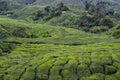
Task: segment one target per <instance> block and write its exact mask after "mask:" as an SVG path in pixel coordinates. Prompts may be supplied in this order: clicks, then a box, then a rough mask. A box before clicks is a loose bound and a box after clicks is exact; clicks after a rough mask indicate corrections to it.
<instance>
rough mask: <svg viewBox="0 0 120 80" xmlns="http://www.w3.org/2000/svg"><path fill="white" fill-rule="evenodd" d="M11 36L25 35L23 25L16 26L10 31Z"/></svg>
mask: <svg viewBox="0 0 120 80" xmlns="http://www.w3.org/2000/svg"><path fill="white" fill-rule="evenodd" d="M12 35H13V36H16V37H26V28H24V27H16V28H15V29H14V31H13V33H12Z"/></svg>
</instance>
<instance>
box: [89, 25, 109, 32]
mask: <svg viewBox="0 0 120 80" xmlns="http://www.w3.org/2000/svg"><path fill="white" fill-rule="evenodd" d="M108 29H109V28H108V27H107V26H95V27H92V28H91V29H90V32H91V33H102V32H105V31H107V30H108Z"/></svg>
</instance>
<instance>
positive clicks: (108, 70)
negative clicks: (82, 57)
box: [105, 65, 117, 75]
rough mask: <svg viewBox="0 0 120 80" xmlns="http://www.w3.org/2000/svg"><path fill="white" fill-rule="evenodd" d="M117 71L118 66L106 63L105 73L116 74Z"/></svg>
mask: <svg viewBox="0 0 120 80" xmlns="http://www.w3.org/2000/svg"><path fill="white" fill-rule="evenodd" d="M116 72H117V68H116V67H114V66H109V65H106V66H105V74H106V75H111V74H115V73H116Z"/></svg>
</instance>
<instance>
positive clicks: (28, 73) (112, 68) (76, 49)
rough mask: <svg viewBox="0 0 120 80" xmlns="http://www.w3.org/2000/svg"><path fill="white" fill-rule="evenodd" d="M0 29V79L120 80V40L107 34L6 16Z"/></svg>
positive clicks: (0, 19)
mask: <svg viewBox="0 0 120 80" xmlns="http://www.w3.org/2000/svg"><path fill="white" fill-rule="evenodd" d="M0 28H1V29H0V30H1V34H2V36H3V35H4V36H3V37H4V38H3V37H2V38H1V45H0V48H1V49H0V50H1V55H0V80H120V58H119V57H120V39H115V38H113V37H112V36H111V35H109V34H106V33H103V34H92V33H86V32H83V31H80V30H76V29H72V28H65V27H59V26H57V27H54V26H48V25H46V24H44V25H43V24H32V23H27V22H25V21H21V20H14V19H8V18H5V17H1V18H0ZM2 44H9V45H12V46H7V47H6V46H2ZM1 46H2V47H1ZM11 47H12V48H11ZM3 48H4V49H7V50H3ZM8 49H9V51H8Z"/></svg>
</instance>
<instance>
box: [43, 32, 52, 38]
mask: <svg viewBox="0 0 120 80" xmlns="http://www.w3.org/2000/svg"><path fill="white" fill-rule="evenodd" d="M41 36H42V37H52V36H51V34H50V32H48V31H46V32H43V33H41Z"/></svg>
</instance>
